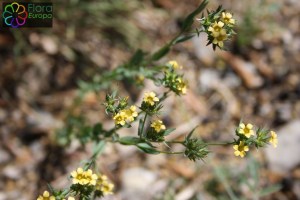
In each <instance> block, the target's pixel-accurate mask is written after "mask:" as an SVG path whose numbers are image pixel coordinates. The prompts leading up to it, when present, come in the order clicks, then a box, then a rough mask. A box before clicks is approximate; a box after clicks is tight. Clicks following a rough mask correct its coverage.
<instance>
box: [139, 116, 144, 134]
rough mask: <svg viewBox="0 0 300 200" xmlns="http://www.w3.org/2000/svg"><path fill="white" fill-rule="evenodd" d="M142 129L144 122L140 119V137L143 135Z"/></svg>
mask: <svg viewBox="0 0 300 200" xmlns="http://www.w3.org/2000/svg"><path fill="white" fill-rule="evenodd" d="M142 128H143V120H142V119H140V121H139V128H138V136H141V135H142V134H143V133H142Z"/></svg>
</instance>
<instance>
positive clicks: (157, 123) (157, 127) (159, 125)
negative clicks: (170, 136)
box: [151, 119, 166, 133]
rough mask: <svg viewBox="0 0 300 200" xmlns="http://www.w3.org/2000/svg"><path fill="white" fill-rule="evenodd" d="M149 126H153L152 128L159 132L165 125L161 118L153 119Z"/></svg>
mask: <svg viewBox="0 0 300 200" xmlns="http://www.w3.org/2000/svg"><path fill="white" fill-rule="evenodd" d="M151 127H152V128H154V130H155V131H156V132H157V133H159V132H160V131H161V130H165V129H166V126H165V125H164V124H163V122H162V121H161V120H159V119H158V120H155V121H154V122H152V123H151Z"/></svg>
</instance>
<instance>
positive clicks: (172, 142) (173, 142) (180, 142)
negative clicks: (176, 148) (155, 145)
mask: <svg viewBox="0 0 300 200" xmlns="http://www.w3.org/2000/svg"><path fill="white" fill-rule="evenodd" d="M183 142H184V141H165V143H170V144H176V143H177V144H182V143H183Z"/></svg>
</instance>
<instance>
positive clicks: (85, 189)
mask: <svg viewBox="0 0 300 200" xmlns="http://www.w3.org/2000/svg"><path fill="white" fill-rule="evenodd" d="M71 178H72V183H73V184H72V186H71V190H72V191H74V192H75V193H76V194H80V196H86V197H90V196H91V195H93V194H94V195H95V196H96V197H102V196H105V195H109V194H113V189H114V185H113V184H112V183H111V182H110V181H109V180H108V178H107V177H106V176H105V175H103V174H94V173H93V171H92V170H91V169H88V170H83V169H82V168H78V169H77V170H75V171H72V172H71Z"/></svg>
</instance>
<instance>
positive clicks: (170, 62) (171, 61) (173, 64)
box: [167, 60, 182, 69]
mask: <svg viewBox="0 0 300 200" xmlns="http://www.w3.org/2000/svg"><path fill="white" fill-rule="evenodd" d="M167 64H169V65H171V66H172V67H173V68H174V69H182V66H179V65H178V63H177V61H175V60H170V61H169V62H168V63H167Z"/></svg>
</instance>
